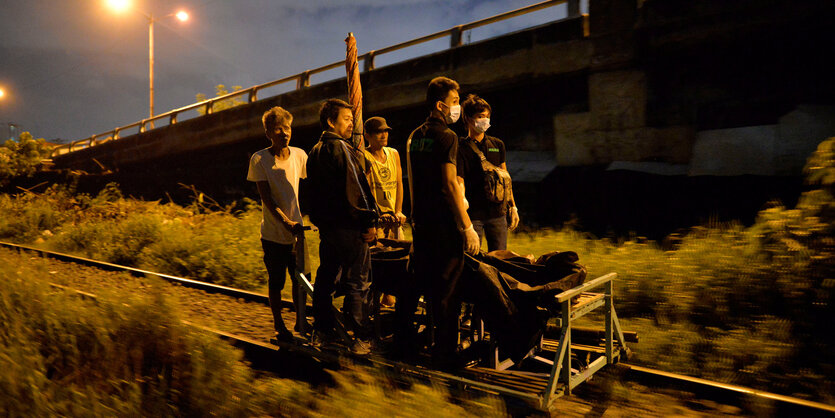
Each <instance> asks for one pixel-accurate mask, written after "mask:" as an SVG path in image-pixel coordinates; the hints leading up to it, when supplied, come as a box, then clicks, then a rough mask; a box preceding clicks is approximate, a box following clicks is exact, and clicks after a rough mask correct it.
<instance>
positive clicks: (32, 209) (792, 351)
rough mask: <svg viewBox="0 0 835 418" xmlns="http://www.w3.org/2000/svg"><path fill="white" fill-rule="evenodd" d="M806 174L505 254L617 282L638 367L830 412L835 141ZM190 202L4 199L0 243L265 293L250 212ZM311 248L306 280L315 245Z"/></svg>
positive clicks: (55, 192)
mask: <svg viewBox="0 0 835 418" xmlns="http://www.w3.org/2000/svg"><path fill="white" fill-rule="evenodd" d="M806 175H807V180H808V184H809V190H808V191H807V192H805V193H804V194H803V195H802V196H801V198H800V200H799V202H798V204H797V207H795V208H785V207H783V206H781V205H780V204H779V203H775V204H773V205H772V206H771V207H769V208H767V209H765V210H763V211H761V212H760V213H759V216H758V220H757V222H756V223H755V224H754V225H753V226H751V227H744V226H742V225H739V224H723V225H708V226H699V227H694V228H692V229H691V230H690V231H689V232H687V233H686V234H678V235H671V236H670V237H668V238H667V239H666V240H664V242H662V243H657V242H653V241H648V240H646V239H643V238H641V237H638V236H633V237H629V238H628V239H608V238H604V239H599V238H597V237H593V236H590V235H588V234H583V233H581V232H577V231H573V230H570V229H563V230H550V229H540V230H536V231H531V230H528V231H521V232H518V233H515V234H512V235H511V238H510V242H509V248H510V249H512V250H514V251H517V252H519V253H524V254H527V253H531V254H536V255H539V254H542V253H545V252H548V251H553V250H574V251H577V252H578V253H579V254H580V257H581V263H583V264H585V265H586V266H587V267H588V269H589V274H590V276H592V277H594V276H597V275H600V274H605V273H608V272H610V271H616V272H618V275H619V281H618V284H617V285H616V292H617V294H616V307H617V309H618V313H619V315H620V316H621V318H622V319H623V322H624V327H625V328H627V329H631V330H636V331H638V332H639V334H640V335H641V337H642V342H641V343H639V345H637V346H636V347H634V348H635V352H636V355H635V356H634V360H635V361H637V362H639V363H640V364H644V365H647V366H651V367H659V368H663V369H665V370H669V371H674V372H681V373H685V374H688V375H693V376H698V377H704V378H708V379H716V380H720V381H725V382H729V383H736V384H741V385H747V386H753V387H757V388H760V389H764V390H768V391H773V392H777V393H782V394H786V395H794V396H801V397H807V398H811V399H814V400H817V401H821V402H827V403H835V398H834V397H833V393H835V390H833V389H835V385H833V381H832V376H835V359H834V358H833V356H835V355H834V354H832V353H835V329H833V321H832V318H833V317H835V315H833V314H835V301H833V292H835V282H833V280H835V279H833V278H835V198H833V196H834V195H835V139H830V140H828V141H825V142H823V143H821V145H820V146H819V148H818V151H817V152H816V153H815V154H814V155H813V156H812V157H811V158H810V159H809V162H808V164H807V167H806ZM195 194H196V196H195V200H194V203H192V204H191V205H189V206H186V207H182V206H178V205H174V204H171V203H162V202H144V201H138V200H135V199H126V198H124V197H123V196H122V195H121V193H120V192H119V191H118V189H117V188H116V187H115V186H109V187H108V188H106V189H104V190H103V191H102V192H101V193H100V194H99V195H98V196H95V197H92V196H87V195H80V194H75V193H73V192H72V190H71V188H70V189H67V188H51V189H49V190H48V191H46V192H43V193H34V192H30V193H23V194H19V195H16V196H0V211H2V213H4V217H3V218H0V239H7V240H11V241H15V242H19V243H30V244H32V243H34V244H36V245H40V246H43V247H46V248H49V249H54V250H57V251H66V252H72V253H76V254H80V255H84V256H88V257H91V258H96V259H100V260H105V261H110V262H115V263H120V264H127V265H132V266H138V267H142V268H147V269H149V270H155V271H160V272H163V273H169V274H174V275H181V276H186V277H191V278H195V279H198V280H204V281H209V282H214V283H218V284H224V285H228V286H233V287H238V288H244V289H256V290H263V287H264V285H265V283H266V272H265V270H264V267H263V263H262V262H261V256H262V253H261V249H260V243H259V241H258V223H259V222H260V216H261V214H260V207H259V206H258V205H257V203H256V202H252V201H244V202H241V203H240V204H238V205H236V206H227V207H222V206H220V205H218V204H216V203H213V202H211V200H210V199H208V198H206V197H205V196H202V195H200V194H199V193H195ZM307 238H308V250H309V251H310V253H311V257H310V259H311V262H312V264H313V266H312V267H313V268H312V270H314V271H315V268H316V265H317V264H318V256H317V247H318V239H317V238H318V237H317V236H316V234H315V233H308V234H307ZM288 285H289V281H288ZM288 294H289V293H288Z"/></svg>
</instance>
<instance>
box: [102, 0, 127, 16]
mask: <svg viewBox="0 0 835 418" xmlns="http://www.w3.org/2000/svg"><path fill="white" fill-rule="evenodd" d="M107 7H109V8H111V9H113V10H114V11H116V12H120V13H121V12H124V11H125V10H127V9H129V8H130V0H107Z"/></svg>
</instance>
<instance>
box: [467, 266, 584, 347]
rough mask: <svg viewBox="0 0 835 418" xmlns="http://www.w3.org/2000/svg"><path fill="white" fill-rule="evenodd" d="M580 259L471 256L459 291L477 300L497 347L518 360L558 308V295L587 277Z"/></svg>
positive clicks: (476, 307) (479, 309)
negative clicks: (531, 259) (535, 260)
mask: <svg viewBox="0 0 835 418" xmlns="http://www.w3.org/2000/svg"><path fill="white" fill-rule="evenodd" d="M578 260H579V257H578V256H577V253H575V252H573V251H566V252H552V253H548V254H545V255H543V256H542V257H539V259H537V262H536V263H531V262H530V260H529V259H526V258H524V257H520V256H516V255H515V254H513V253H511V252H509V251H494V252H492V253H488V254H484V253H480V254H478V255H476V256H475V257H473V256H469V255H467V256H466V259H465V267H464V273H463V274H462V277H461V288H459V292H460V294H461V296H462V298H463V299H464V300H465V301H467V302H470V303H473V304H474V312H475V313H477V314H478V315H480V316H481V317H482V318H483V319H484V322H485V325H486V328H487V330H488V331H490V333H491V335H492V336H493V338H494V341H496V342H497V344H498V346H499V349H500V350H502V352H503V353H506V354H507V355H509V356H510V358H511V359H513V360H514V361H519V360H521V359H522V358H523V357H524V356H525V355H526V354H527V353H528V352H529V351H530V349H531V348H533V347H534V346H535V345H536V344H537V342H538V340H539V337H540V336H541V335H542V332H543V331H544V329H545V325H546V324H545V323H546V321H547V318H548V317H550V316H553V315H556V314H557V313H558V312H559V310H560V307H559V305H558V304H557V303H556V302H555V301H554V296H556V295H557V294H559V293H561V292H563V291H566V290H569V289H571V288H573V287H576V286H578V285H580V284H582V283H583V281H584V280H585V278H586V269H585V267H583V266H582V265H580V264H578V263H577V261H578ZM538 307H543V308H547V309H548V311H550V312H549V313H548V314H547V315H546V312H540V310H539V309H538Z"/></svg>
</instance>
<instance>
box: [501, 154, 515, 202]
mask: <svg viewBox="0 0 835 418" xmlns="http://www.w3.org/2000/svg"><path fill="white" fill-rule="evenodd" d="M502 170H504V171H507V163H502ZM507 202H508V203H509V204H510V207H512V208H515V207H516V200H515V199H513V189H512V188H511V189H510V198H509V199H508V200H507Z"/></svg>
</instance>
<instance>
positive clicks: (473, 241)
mask: <svg viewBox="0 0 835 418" xmlns="http://www.w3.org/2000/svg"><path fill="white" fill-rule="evenodd" d="M441 188H442V191H443V194H444V199H445V200H446V202H447V205H449V207H450V209H452V214H453V216H454V217H455V223H456V225H457V226H458V229H459V230H460V231H462V232H464V238H465V239H466V242H465V243H466V246H467V252H468V253H470V254H475V253H477V252H478V248H479V246H480V245H479V242H478V235H477V234H476V233H475V230H474V229H473V223H472V222H471V221H470V216H469V215H467V209H466V208H464V193H463V190H462V189H461V186H460V185H459V184H458V175H457V174H456V172H455V164H452V163H444V164H443V171H442V172H441Z"/></svg>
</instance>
